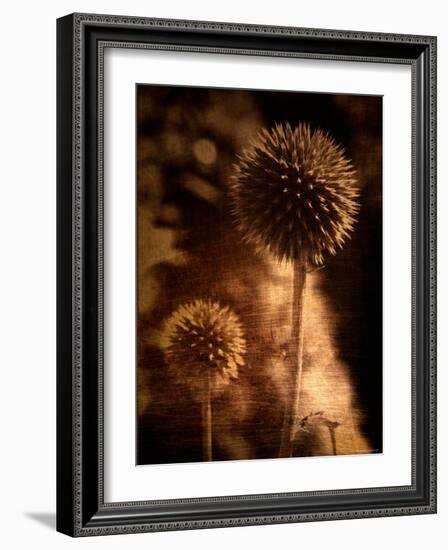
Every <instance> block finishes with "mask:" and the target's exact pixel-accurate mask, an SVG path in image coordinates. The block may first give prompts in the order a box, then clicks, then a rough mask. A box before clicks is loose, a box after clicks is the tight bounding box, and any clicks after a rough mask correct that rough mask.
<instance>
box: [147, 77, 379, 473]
mask: <svg viewBox="0 0 448 550" xmlns="http://www.w3.org/2000/svg"><path fill="white" fill-rule="evenodd" d="M300 120H305V121H308V122H310V123H311V124H312V125H319V126H321V127H322V128H324V129H327V130H329V131H330V133H331V134H332V136H333V137H334V138H335V139H336V140H337V141H338V142H340V143H342V144H343V145H344V147H345V148H346V150H347V154H348V156H349V157H351V158H352V160H353V163H354V165H355V167H356V169H357V171H358V175H359V180H360V187H361V213H360V217H359V222H358V224H357V226H356V228H355V231H354V234H353V238H352V239H351V240H350V241H349V242H348V243H347V245H346V246H345V248H344V250H343V251H341V252H340V253H339V254H338V255H337V256H335V257H333V258H330V259H328V261H327V263H326V265H325V267H324V268H323V269H321V270H319V271H317V272H315V273H314V274H312V275H311V276H309V277H308V290H307V298H306V299H307V302H306V304H305V311H304V316H305V355H304V379H303V392H302V400H301V415H302V416H305V415H307V414H309V413H310V412H313V411H318V410H322V411H324V412H325V416H326V417H327V418H329V419H331V420H336V421H338V422H340V423H341V426H340V427H339V428H338V429H337V446H338V452H339V453H340V454H352V453H365V452H380V451H381V450H382V334H381V331H382V323H381V319H382V223H381V222H382V207H381V200H382V192H381V186H382V179H381V173H382V99H381V98H380V97H373V96H353V95H330V94H317V93H296V92H270V91H242V90H221V89H205V88H185V87H173V86H149V85H139V86H138V87H137V164H138V170H137V215H138V216H137V219H138V222H137V223H138V227H137V243H138V244H137V258H138V270H137V288H138V299H137V359H138V361H137V417H138V418H137V420H138V421H137V463H138V464H149V463H172V462H195V461H200V460H201V459H202V458H201V452H202V449H201V421H200V405H199V404H197V403H195V401H194V400H193V399H192V396H191V394H190V392H189V390H188V389H186V388H184V387H182V386H181V385H178V384H176V383H174V381H173V380H172V379H171V378H170V376H169V373H168V369H167V367H166V364H165V360H164V358H163V354H162V352H161V349H160V346H159V342H160V331H161V327H162V323H163V321H164V319H165V318H166V317H167V316H168V315H169V314H170V313H171V312H172V311H173V310H174V309H175V308H176V307H177V306H178V305H179V304H180V303H183V302H185V301H188V300H190V299H195V298H204V297H205V298H207V297H211V298H214V299H219V300H220V301H222V302H223V303H225V304H228V305H231V306H232V308H233V309H234V310H235V311H236V312H237V313H238V314H239V316H240V319H241V321H242V323H243V325H244V327H245V333H246V339H247V343H248V352H247V357H246V359H247V361H246V363H247V364H246V366H245V367H243V368H241V369H240V379H239V380H238V381H236V382H234V383H232V385H231V386H229V387H228V388H227V389H226V391H225V392H224V393H223V394H222V395H220V396H219V397H218V398H216V399H215V400H214V402H213V452H214V459H215V460H230V459H248V458H271V457H275V456H276V455H277V452H278V446H279V442H280V431H279V430H280V428H281V425H282V414H283V406H284V403H285V399H286V396H287V395H288V393H289V392H290V387H289V381H288V378H287V376H286V374H285V369H284V365H283V360H282V351H283V350H284V348H285V346H286V343H287V338H288V333H289V325H288V323H289V317H290V306H291V303H290V301H291V298H292V296H291V294H292V292H291V288H290V275H291V274H290V270H289V268H288V267H287V266H278V265H277V264H276V262H274V261H272V259H271V258H269V257H267V256H266V257H259V256H256V255H255V254H254V252H253V250H252V249H251V247H249V246H247V245H244V244H242V242H241V240H240V237H239V235H238V233H237V232H236V231H235V229H234V227H233V225H232V222H231V219H230V217H229V214H228V204H227V196H226V187H227V184H228V180H229V176H230V173H231V169H232V163H233V162H234V160H235V155H236V154H237V153H238V152H240V151H241V148H242V147H244V146H245V145H246V144H247V143H248V140H249V139H250V138H251V136H253V135H254V134H255V133H256V132H257V131H258V130H260V129H261V128H262V127H263V126H270V125H272V124H273V123H274V122H286V121H289V122H290V123H291V124H292V125H295V124H296V123H297V122H298V121H300ZM331 453H332V449H331V445H330V439H329V435H328V431H327V430H326V429H325V428H323V427H322V426H320V425H318V424H310V426H309V430H308V431H307V432H302V433H300V434H299V438H298V444H297V448H296V452H295V455H297V456H309V455H326V454H331Z"/></svg>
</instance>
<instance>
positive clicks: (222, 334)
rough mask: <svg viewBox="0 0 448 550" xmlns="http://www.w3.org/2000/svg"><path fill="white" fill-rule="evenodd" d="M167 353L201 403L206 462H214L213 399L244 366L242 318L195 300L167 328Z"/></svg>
mask: <svg viewBox="0 0 448 550" xmlns="http://www.w3.org/2000/svg"><path fill="white" fill-rule="evenodd" d="M164 352H165V357H166V361H167V363H168V366H169V369H170V370H171V372H172V374H173V376H174V377H175V379H176V380H177V381H178V382H179V383H181V384H184V385H186V386H187V387H189V388H190V391H191V394H192V396H193V398H194V399H196V400H197V401H199V402H200V403H201V413H202V450H203V457H204V461H211V460H213V451H212V397H213V395H215V394H217V393H218V392H219V391H220V390H222V389H223V388H224V386H226V385H227V384H229V383H230V381H231V380H233V379H237V378H238V368H239V367H241V366H243V365H244V355H245V352H246V341H245V339H244V334H243V329H242V326H241V323H240V321H239V318H238V316H237V315H236V313H234V312H233V311H232V310H231V309H230V308H229V307H228V306H222V305H221V304H220V303H219V302H216V301H212V300H194V301H192V302H188V303H185V304H183V305H181V306H179V307H178V309H176V310H175V311H174V312H173V313H172V314H171V316H170V317H169V318H168V319H167V321H166V323H165V326H164Z"/></svg>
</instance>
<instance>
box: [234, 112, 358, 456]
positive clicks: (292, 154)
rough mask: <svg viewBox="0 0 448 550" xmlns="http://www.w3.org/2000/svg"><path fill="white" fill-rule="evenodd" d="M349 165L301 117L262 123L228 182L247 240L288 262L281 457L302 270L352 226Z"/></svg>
mask: <svg viewBox="0 0 448 550" xmlns="http://www.w3.org/2000/svg"><path fill="white" fill-rule="evenodd" d="M357 183H358V182H357V176H356V172H355V170H354V167H353V165H352V163H351V161H350V159H349V158H347V156H346V154H345V150H344V149H343V147H342V146H341V145H339V144H338V143H336V141H335V140H334V139H333V138H332V137H331V136H330V135H329V134H328V132H326V131H324V130H322V129H320V128H316V129H312V128H311V127H310V125H309V124H307V123H305V122H300V123H299V124H298V125H297V126H296V127H294V128H293V127H292V126H291V125H290V124H289V123H286V124H276V125H275V126H274V127H273V128H271V129H263V130H262V131H261V132H260V133H259V134H258V135H257V136H256V137H255V139H254V140H253V141H252V143H251V145H250V146H249V147H248V148H247V149H246V150H244V151H243V152H242V154H241V155H240V156H239V157H238V161H237V163H236V164H235V170H234V174H233V176H232V179H231V183H230V198H231V203H232V207H231V208H232V215H233V217H234V220H235V223H236V226H237V227H238V229H239V230H240V231H241V234H242V238H243V240H244V241H245V242H247V243H249V244H251V245H253V246H254V247H255V249H256V250H257V251H258V252H263V251H265V250H268V251H269V252H270V253H272V254H273V255H274V256H275V257H276V258H277V259H278V260H279V261H285V262H290V263H292V265H293V272H294V275H293V289H294V290H293V308H292V319H291V327H292V328H291V343H290V353H289V355H288V357H289V362H290V365H289V368H290V370H291V374H292V376H293V378H294V383H293V392H292V396H291V399H290V400H289V402H288V403H287V405H286V409H285V415H284V422H283V428H282V438H281V444H280V452H279V456H282V457H285V456H286V457H288V456H292V453H293V445H294V437H295V431H296V429H297V423H298V413H299V401H300V391H301V379H302V365H303V321H302V318H303V303H304V297H305V282H306V274H307V273H308V272H309V271H311V270H313V269H315V268H318V267H321V266H322V265H323V263H324V261H325V258H326V257H327V256H329V255H335V254H336V253H337V251H338V250H339V249H341V248H342V247H343V246H344V244H345V242H346V241H347V239H349V238H350V235H351V233H352V231H353V227H354V223H355V220H356V215H357V213H358V210H359V202H358V197H359V192H358V185H357Z"/></svg>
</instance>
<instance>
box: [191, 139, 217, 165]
mask: <svg viewBox="0 0 448 550" xmlns="http://www.w3.org/2000/svg"><path fill="white" fill-rule="evenodd" d="M193 153H194V155H195V157H196V158H197V159H198V161H199V162H201V163H202V164H207V165H210V164H213V163H214V162H216V158H217V156H218V153H217V151H216V146H215V144H214V143H213V141H210V140H209V139H205V138H202V139H198V140H197V141H195V143H194V145H193Z"/></svg>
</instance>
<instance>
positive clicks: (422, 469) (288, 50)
mask: <svg viewBox="0 0 448 550" xmlns="http://www.w3.org/2000/svg"><path fill="white" fill-rule="evenodd" d="M108 46H109V47H110V46H114V47H121V48H142V47H144V48H152V49H161V50H171V51H189V52H213V53H218V54H223V55H225V54H228V53H232V54H246V55H247V54H249V55H263V56H272V57H298V58H305V57H306V58H311V59H331V60H343V61H362V62H366V63H367V62H376V63H399V64H407V65H410V66H411V68H412V113H410V116H412V129H413V136H412V142H413V145H412V193H413V200H412V209H413V212H412V215H413V224H412V227H413V233H412V243H413V244H412V247H413V258H412V279H413V280H412V291H413V292H412V294H413V296H412V299H413V302H412V310H413V312H412V314H413V319H412V330H413V333H412V466H413V467H412V484H411V485H409V486H400V487H398V486H397V487H395V486H393V487H381V488H371V489H346V490H337V491H334V490H333V491H318V492H304V493H282V494H263V495H236V496H232V497H220V496H216V497H214V498H195V499H178V500H169V501H153V500H151V494H150V493H149V494H148V500H147V501H145V502H120V503H108V502H105V501H104V491H103V298H104V297H103V175H102V167H103V164H102V162H103V135H102V132H103V76H104V75H103V55H104V49H105V48H107V47H108ZM57 52H58V57H57V71H58V76H57V101H58V103H57V118H58V125H57V138H58V150H57V158H58V165H57V180H58V181H57V186H58V189H57V190H58V198H57V209H58V214H57V230H58V244H57V253H58V273H57V278H58V289H57V292H58V324H57V326H58V352H57V363H58V367H57V369H58V372H57V390H58V398H57V416H58V420H57V436H58V443H57V478H58V479H57V529H58V531H60V532H62V533H65V534H67V535H71V536H90V535H106V534H118V533H135V532H147V531H163V530H174V529H199V528H211V527H227V526H237V525H262V524H267V523H287V522H302V521H321V520H331V519H349V518H364V517H379V516H393V515H405V514H427V513H435V512H436V38H435V37H429V36H408V35H395V34H377V33H364V32H349V31H334V30H316V29H302V28H289V27H261V26H254V25H237V24H228V23H211V22H198V21H175V20H160V19H146V18H136V17H135V18H134V17H121V16H107V15H90V14H73V15H69V16H66V17H63V18H61V19H59V20H58V22H57ZM410 359H411V358H410Z"/></svg>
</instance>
